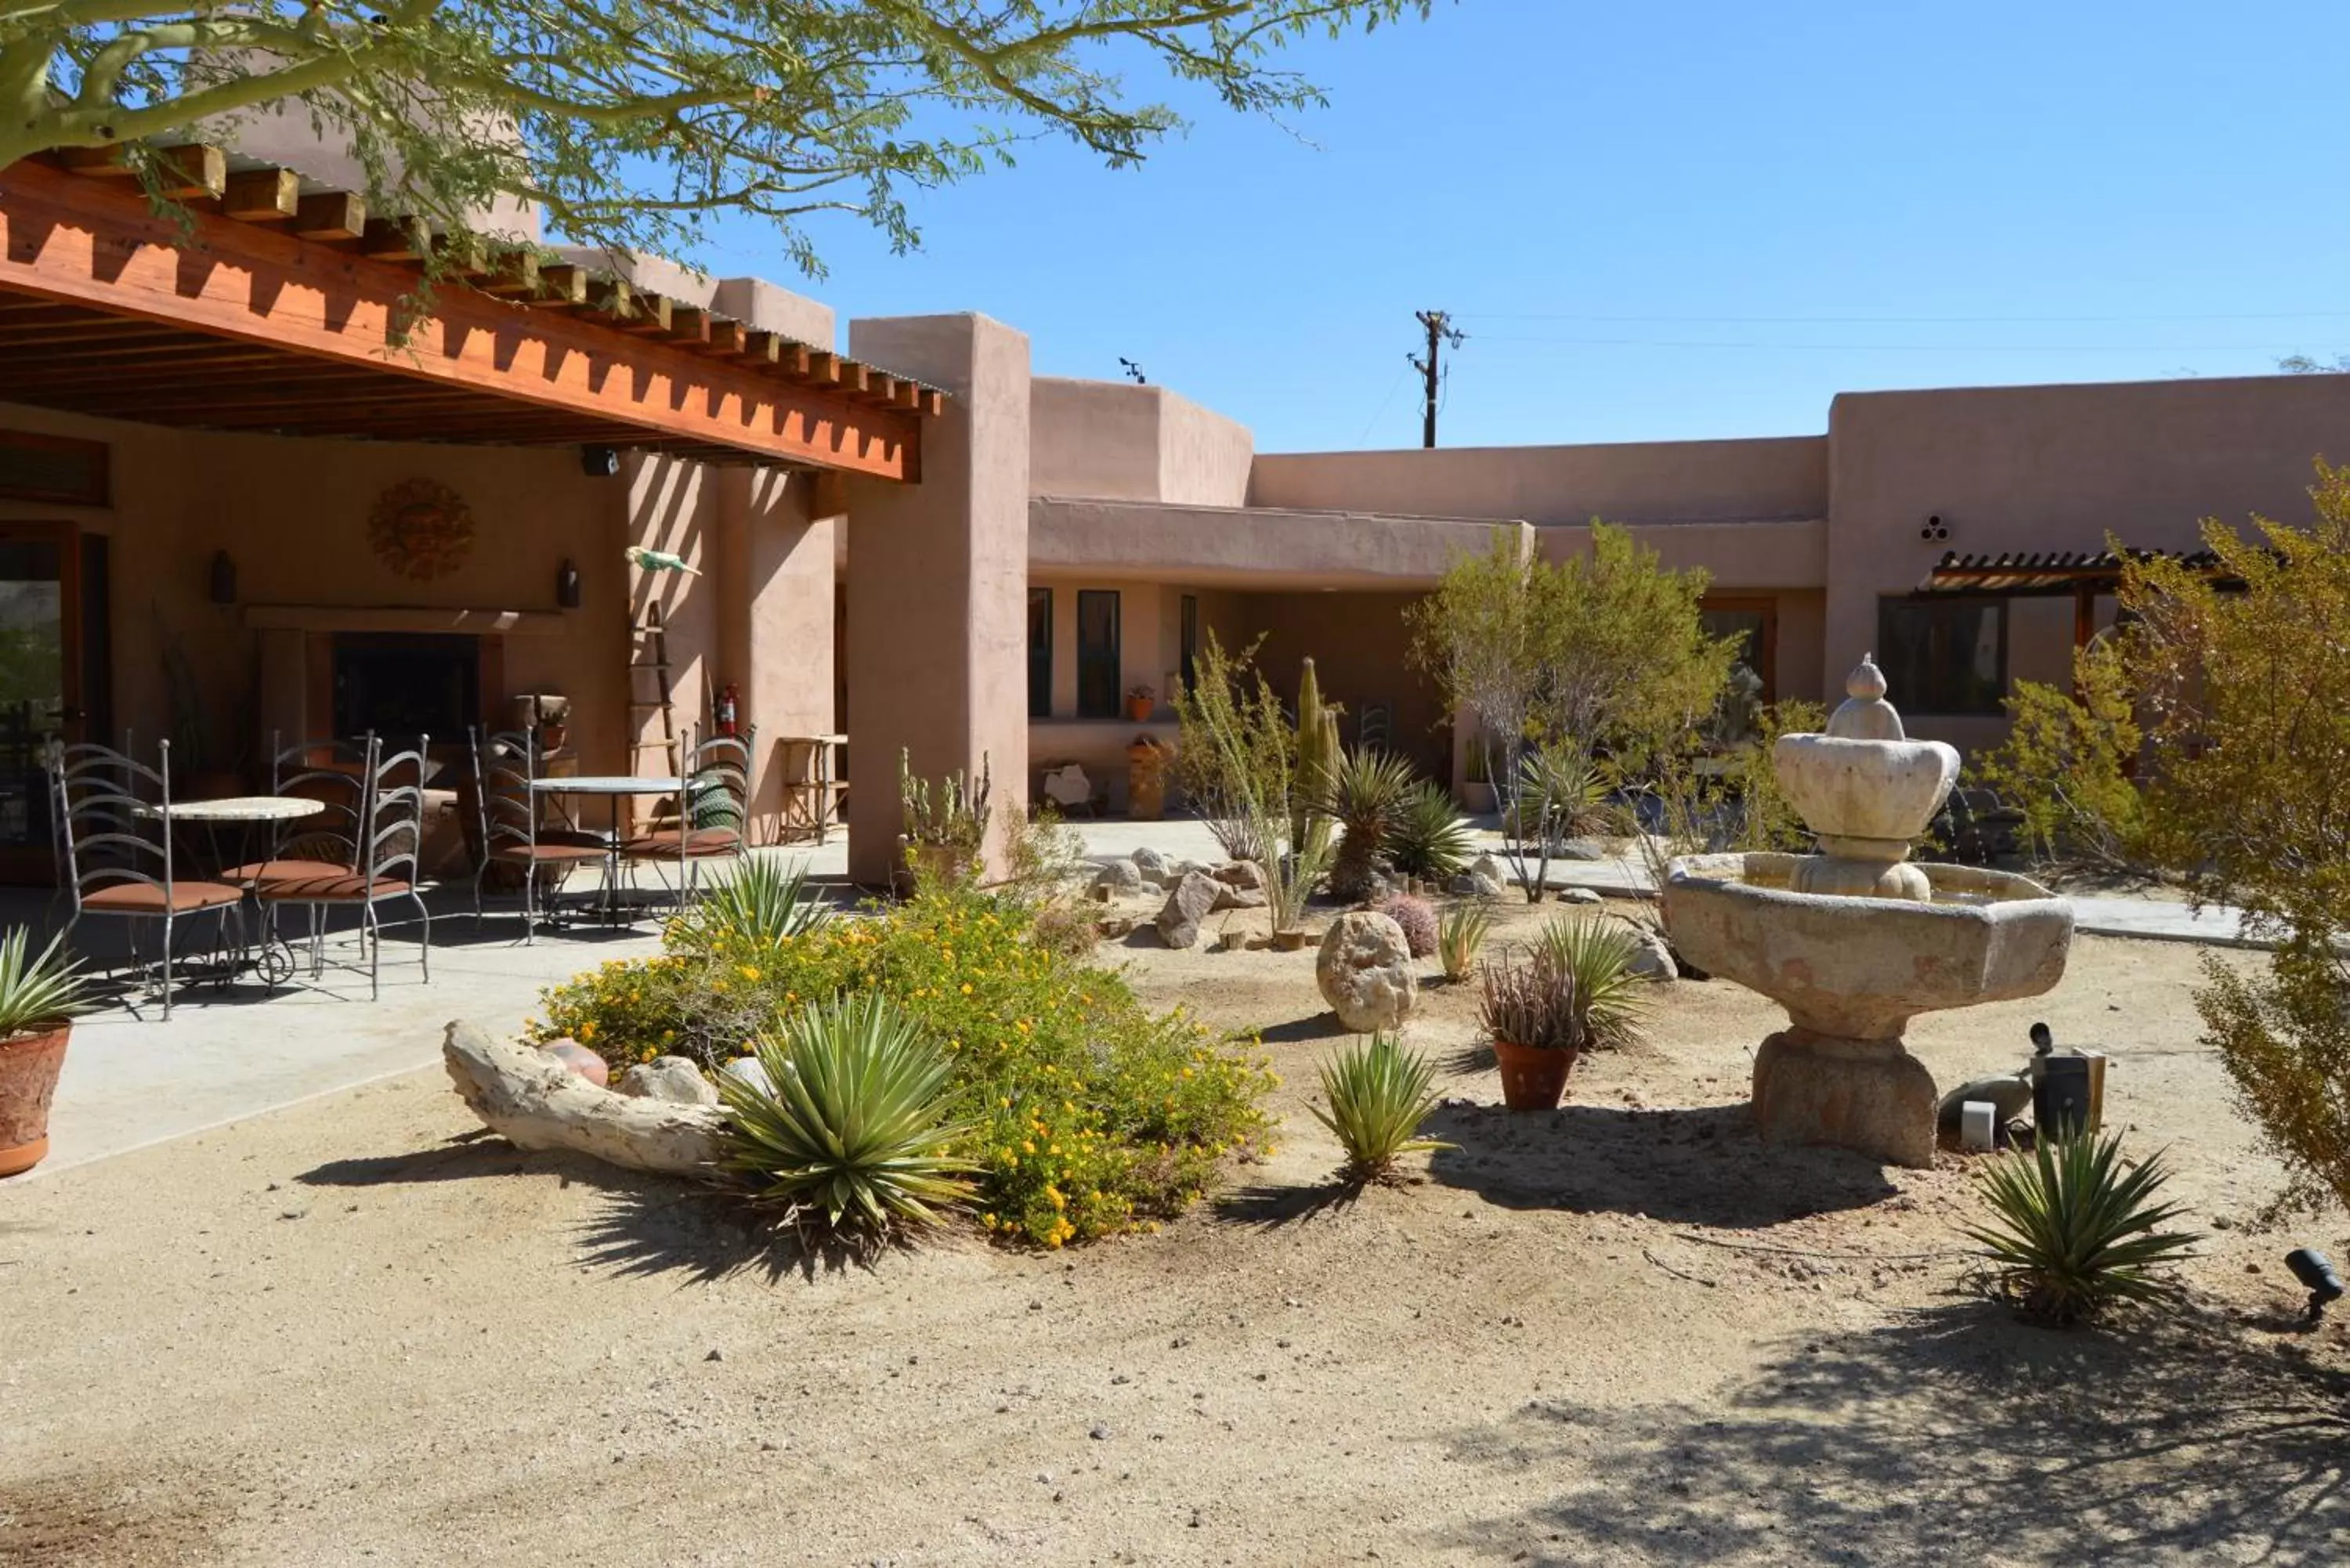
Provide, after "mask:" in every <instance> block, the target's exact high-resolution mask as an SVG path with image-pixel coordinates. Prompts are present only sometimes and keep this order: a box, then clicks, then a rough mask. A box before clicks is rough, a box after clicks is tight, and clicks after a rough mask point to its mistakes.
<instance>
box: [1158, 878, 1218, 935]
mask: <svg viewBox="0 0 2350 1568" xmlns="http://www.w3.org/2000/svg"><path fill="white" fill-rule="evenodd" d="M1229 891H1231V889H1230V888H1226V887H1225V886H1224V885H1223V884H1222V882H1219V881H1217V880H1216V879H1215V878H1214V877H1211V876H1209V875H1208V874H1207V873H1205V872H1203V871H1192V872H1188V873H1186V874H1185V876H1184V877H1183V879H1182V880H1181V881H1180V882H1178V883H1176V884H1175V886H1174V888H1173V889H1172V890H1171V891H1170V892H1169V893H1168V895H1167V902H1166V903H1164V904H1162V905H1160V906H1159V940H1160V941H1163V942H1165V943H1166V944H1167V945H1168V946H1169V947H1170V948H1188V947H1191V946H1194V945H1195V944H1197V943H1198V941H1199V940H1200V922H1201V920H1204V919H1207V918H1208V917H1209V916H1210V915H1211V914H1213V913H1215V910H1216V899H1217V898H1218V897H1219V896H1221V895H1222V894H1224V893H1226V892H1229Z"/></svg>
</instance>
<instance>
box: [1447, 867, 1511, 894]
mask: <svg viewBox="0 0 2350 1568" xmlns="http://www.w3.org/2000/svg"><path fill="white" fill-rule="evenodd" d="M1451 891H1452V892H1454V893H1457V894H1459V895H1460V896H1461V897H1462V898H1500V897H1501V896H1502V879H1501V878H1500V877H1484V876H1480V875H1479V874H1478V873H1476V872H1474V871H1463V872H1462V873H1461V875H1460V876H1458V877H1454V878H1452V881H1451Z"/></svg>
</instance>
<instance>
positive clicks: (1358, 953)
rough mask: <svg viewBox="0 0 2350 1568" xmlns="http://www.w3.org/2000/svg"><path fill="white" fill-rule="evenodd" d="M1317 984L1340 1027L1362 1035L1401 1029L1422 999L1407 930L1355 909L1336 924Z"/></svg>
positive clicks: (1325, 941)
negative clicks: (1380, 1030)
mask: <svg viewBox="0 0 2350 1568" xmlns="http://www.w3.org/2000/svg"><path fill="white" fill-rule="evenodd" d="M1314 980H1315V984H1317V985H1319V986H1320V987H1321V988H1322V1000H1323V1001H1325V1002H1328V1003H1329V1004H1330V1010H1331V1011H1332V1012H1336V1014H1337V1015H1338V1022H1339V1023H1343V1024H1345V1025H1346V1026H1347V1028H1349V1029H1351V1030H1353V1031H1355V1033H1358V1034H1363V1033H1370V1032H1371V1031H1373V1030H1377V1029H1393V1028H1395V1027H1397V1026H1398V1025H1399V1024H1401V1023H1403V1021H1404V1020H1405V1019H1406V1018H1408V1017H1409V1016H1410V1015H1411V1009H1412V1004H1413V1003H1414V1002H1417V1001H1418V1000H1419V977H1418V976H1417V975H1415V974H1414V973H1413V972H1412V966H1411V945H1410V943H1409V942H1408V941H1406V940H1404V934H1403V928H1402V927H1401V926H1399V925H1397V924H1396V923H1395V922H1394V921H1393V920H1391V919H1388V917H1387V916H1385V915H1380V914H1375V913H1373V912H1372V911H1370V910H1368V909H1355V910H1350V911H1349V912H1347V913H1346V914H1343V915H1341V916H1339V917H1338V918H1337V919H1336V920H1334V921H1332V922H1331V923H1330V929H1329V930H1328V931H1327V932H1326V933H1325V934H1324V936H1323V938H1322V950H1321V952H1320V953H1319V954H1318V955H1316V956H1315V960H1314Z"/></svg>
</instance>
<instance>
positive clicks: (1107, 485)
mask: <svg viewBox="0 0 2350 1568" xmlns="http://www.w3.org/2000/svg"><path fill="white" fill-rule="evenodd" d="M1030 408H1031V411H1032V421H1033V422H1032V425H1031V452H1030V459H1029V481H1030V484H1031V486H1032V493H1035V494H1037V495H1055V496H1087V497H1095V498H1100V499H1107V500H1116V501H1166V502H1173V503H1176V504H1184V505H1198V506H1236V505H1239V504H1241V502H1242V501H1243V499H1244V498H1245V496H1246V495H1247V493H1248V483H1249V466H1250V462H1251V458H1252V455H1253V441H1252V439H1251V437H1250V435H1249V431H1248V429H1247V427H1246V426H1244V425H1243V424H1241V423H1240V422H1239V421H1235V420H1231V419H1227V418H1226V417H1225V416H1223V415H1222V414H1220V413H1217V412H1215V411H1214V410H1211V409H1205V408H1202V407H1201V406H1200V405H1199V404H1197V403H1195V402H1192V401H1191V400H1190V399H1188V398H1184V397H1181V396H1180V395H1178V394H1177V393H1175V392H1172V391H1170V390H1169V389H1167V388H1165V387H1157V386H1137V385H1136V384H1134V383H1133V382H1130V381H1086V380H1076V379H1069V378H1066V377H1051V376H1044V377H1038V378H1037V379H1035V382H1034V383H1033V389H1032V392H1031V398H1030Z"/></svg>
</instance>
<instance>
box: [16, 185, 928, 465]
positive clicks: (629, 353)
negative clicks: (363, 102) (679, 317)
mask: <svg viewBox="0 0 2350 1568" xmlns="http://www.w3.org/2000/svg"><path fill="white" fill-rule="evenodd" d="M191 223H192V230H191V231H190V232H187V233H185V234H182V231H181V229H180V226H179V225H178V224H177V223H175V222H174V221H173V220H172V219H170V218H165V217H161V216H158V215H157V214H155V213H153V212H151V210H150V208H149V205H148V202H147V200H146V197H145V195H144V194H143V193H142V192H140V191H139V190H138V189H137V187H136V185H135V184H133V183H132V182H124V181H108V180H96V179H90V178H87V177H84V176H80V175H77V174H74V173H69V172H68V171H65V170H63V169H60V168H55V167H51V166H49V165H47V164H45V163H39V162H32V161H26V162H18V163H16V164H12V165H10V166H9V167H7V168H5V169H0V290H7V291H15V292H16V293H19V294H25V295H32V296H38V297H41V298H45V299H51V300H56V301H59V302H62V303H65V304H69V305H76V306H85V307H88V308H91V309H95V310H99V311H104V312H106V313H108V314H109V315H113V316H119V317H130V318H135V319H139V320H144V321H151V322H156V323H160V324H163V325H166V326H170V327H180V328H184V329H187V330H190V331H193V332H198V333H203V334H204V335H207V336H210V337H219V338H224V339H230V340H234V341H237V342H243V343H249V344H255V345H259V346H263V347H265V348H272V349H276V350H281V351H283V352H285V353H286V354H289V355H296V356H301V357H303V358H308V359H312V360H323V361H329V362H335V363H339V364H343V365H348V366H359V367H366V368H368V369H372V370H376V371H380V372H381V373H383V374H384V375H387V376H395V377H402V378H406V379H411V380H417V381H426V382H436V383H439V384H441V385H443V386H446V387H449V388H452V389H466V390H470V391H473V392H477V393H485V394H490V395H493V396H495V397H497V398H500V399H504V400H509V401H511V402H512V403H515V404H519V405H527V406H529V407H531V408H535V409H541V410H551V411H558V412H561V413H567V414H570V415H574V416H577V417H578V418H579V419H581V420H583V421H597V422H599V423H603V424H608V425H618V426H622V427H626V428H629V429H633V430H638V431H644V432H645V433H646V436H647V438H648V440H649V441H664V442H691V443H695V444H697V445H712V446H723V447H727V448H731V449H733V450H734V451H737V452H743V453H747V454H750V455H752V456H754V457H761V458H767V459H771V460H774V461H776V462H790V463H796V464H805V465H807V466H812V467H816V468H824V469H832V470H837V471H839V472H846V473H856V474H862V475H867V476H870V477H875V478H880V479H893V480H906V481H910V480H913V479H916V478H918V477H919V476H920V416H919V415H918V414H917V413H916V412H914V411H912V410H907V409H901V408H892V407H887V406H882V405H879V404H876V403H873V402H869V401H861V400H856V399H852V398H848V397H842V396H836V395H831V394H827V392H825V391H823V390H821V389H814V388H810V387H806V386H802V385H797V384H794V383H792V382H789V381H784V380H778V379H774V378H773V377H770V376H766V375H762V374H761V373H760V372H759V371H758V370H757V369H754V368H753V367H752V366H749V365H746V364H744V363H743V362H741V361H738V360H733V359H729V358H721V357H716V356H713V355H710V354H707V353H696V352H694V351H692V350H691V349H689V348H679V347H675V346H673V345H671V344H669V343H664V342H661V341H659V340H657V339H654V338H651V337H645V336H642V335H638V334H631V333H629V332H624V331H620V330H618V329H616V328H614V327H608V326H604V325H601V324H598V323H597V322H595V321H592V320H587V319H583V318H581V317H578V316H575V315H573V314H571V313H569V312H567V311H562V310H533V309H527V308H525V307H524V306H519V305H514V304H509V303H507V302H505V301H504V300H501V299H498V298H495V297H493V296H489V295H485V294H483V293H481V292H480V291H478V290H476V289H473V288H472V287H469V286H466V285H465V284H463V283H462V282H460V281H458V280H457V279H455V278H450V279H446V280H444V281H442V283H441V284H440V285H439V286H437V287H435V288H434V290H433V291H432V298H431V301H430V306H431V312H432V314H431V315H429V316H428V317H424V318H422V319H421V320H419V321H417V322H416V323H415V324H414V325H413V326H412V327H411V328H410V330H409V332H408V334H407V337H406V340H405V342H397V343H396V342H395V341H394V327H395V324H396V323H397V322H398V321H399V320H400V315H401V311H402V301H403V300H411V299H412V298H413V296H415V294H416V292H417V290H418V288H419V286H420V275H419V273H418V272H417V270H416V269H415V268H414V267H413V266H400V265H395V264H392V263H389V262H380V261H372V260H369V258H367V257H366V256H363V255H359V254H354V253H353V252H352V251H350V250H348V249H344V248H340V247H338V246H337V245H335V244H329V243H322V242H314V241H306V240H301V239H296V238H295V237H293V236H292V235H289V234H284V233H281V232H278V231H277V230H276V229H274V228H272V227H270V226H268V225H265V224H259V223H241V222H238V221H236V220H234V219H231V218H226V217H223V216H220V215H218V214H216V213H206V212H201V211H199V212H196V213H193V214H192V219H191ZM160 360H161V357H160V356H159V362H160ZM121 369H122V372H123V376H124V378H125V382H126V385H127V386H128V387H130V388H135V387H136V386H137V381H138V377H139V374H140V364H139V362H138V361H137V360H136V359H135V358H134V359H132V360H130V361H128V362H125V363H123V364H122V366H121ZM6 370H7V368H6V366H5V364H0V401H5V400H9V399H8V385H7V383H8V380H9V377H8V375H7V373H6ZM247 373H248V374H250V375H251V376H252V378H253V379H255V380H264V379H267V373H266V371H265V370H255V371H248V372H247ZM129 417H132V418H136V417H137V416H136V414H135V413H134V414H130V415H129Z"/></svg>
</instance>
